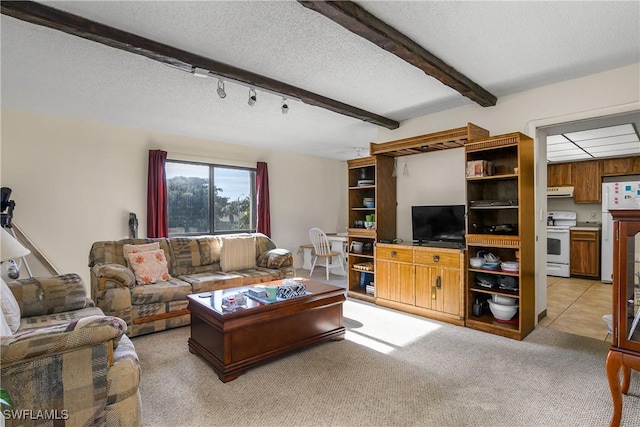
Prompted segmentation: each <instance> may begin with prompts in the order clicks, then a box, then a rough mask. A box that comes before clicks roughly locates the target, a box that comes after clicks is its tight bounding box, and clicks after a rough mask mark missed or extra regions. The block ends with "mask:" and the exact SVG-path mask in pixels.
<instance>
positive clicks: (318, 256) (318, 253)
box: [309, 228, 347, 280]
mask: <svg viewBox="0 0 640 427" xmlns="http://www.w3.org/2000/svg"><path fill="white" fill-rule="evenodd" d="M309 239H310V240H311V244H312V245H313V252H312V254H311V255H312V256H313V262H312V264H311V271H310V272H309V277H311V275H312V274H313V269H314V268H315V266H316V265H319V266H321V267H322V266H324V267H325V269H326V271H327V280H329V269H330V268H331V267H334V266H335V264H334V263H333V262H332V261H334V260H337V262H338V263H339V264H340V268H342V272H343V273H344V274H345V276H346V274H347V272H346V271H345V269H344V263H343V257H342V254H341V253H340V252H336V251H332V250H331V244H330V243H329V240H328V239H327V235H326V234H325V232H324V231H322V230H321V229H319V228H312V229H311V230H309ZM318 260H320V262H318Z"/></svg>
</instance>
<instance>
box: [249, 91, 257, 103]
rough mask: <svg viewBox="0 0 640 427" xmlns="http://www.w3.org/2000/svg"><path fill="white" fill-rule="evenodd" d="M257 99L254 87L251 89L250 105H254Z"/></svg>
mask: <svg viewBox="0 0 640 427" xmlns="http://www.w3.org/2000/svg"><path fill="white" fill-rule="evenodd" d="M256 101H257V98H256V91H255V90H254V89H253V88H250V89H249V102H248V104H249V106H251V107H253V106H254V105H255V103H256Z"/></svg>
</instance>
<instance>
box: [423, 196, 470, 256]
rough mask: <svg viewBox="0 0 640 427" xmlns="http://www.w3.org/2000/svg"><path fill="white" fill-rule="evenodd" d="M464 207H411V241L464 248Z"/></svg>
mask: <svg viewBox="0 0 640 427" xmlns="http://www.w3.org/2000/svg"><path fill="white" fill-rule="evenodd" d="M464 214H465V205H444V206H412V207H411V225H412V229H413V241H414V242H415V243H417V244H426V245H428V244H430V243H446V244H450V245H451V246H460V247H461V246H464V244H465V240H464V234H465V220H464Z"/></svg>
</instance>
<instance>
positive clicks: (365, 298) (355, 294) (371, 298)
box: [347, 288, 376, 302]
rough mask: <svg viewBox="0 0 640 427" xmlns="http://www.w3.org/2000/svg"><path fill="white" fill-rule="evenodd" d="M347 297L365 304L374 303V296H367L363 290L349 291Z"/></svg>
mask: <svg viewBox="0 0 640 427" xmlns="http://www.w3.org/2000/svg"><path fill="white" fill-rule="evenodd" d="M347 296H349V297H351V298H355V299H359V300H363V301H367V302H375V301H376V297H375V296H374V295H371V294H368V293H367V292H366V291H365V290H364V289H360V288H358V289H349V291H348V292H347Z"/></svg>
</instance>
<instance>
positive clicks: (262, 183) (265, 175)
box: [256, 162, 271, 237]
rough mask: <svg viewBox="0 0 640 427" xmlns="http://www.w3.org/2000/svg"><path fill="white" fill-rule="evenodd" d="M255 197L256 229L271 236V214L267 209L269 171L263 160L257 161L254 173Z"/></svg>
mask: <svg viewBox="0 0 640 427" xmlns="http://www.w3.org/2000/svg"><path fill="white" fill-rule="evenodd" d="M256 193H257V194H256V199H257V201H258V223H257V224H256V231H257V232H258V233H262V234H265V235H266V236H269V237H271V214H270V209H269V171H268V170H267V164H266V163H265V162H258V171H257V173H256Z"/></svg>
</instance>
